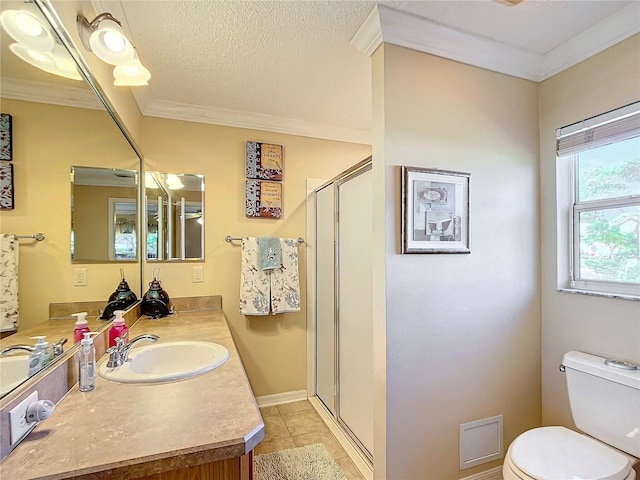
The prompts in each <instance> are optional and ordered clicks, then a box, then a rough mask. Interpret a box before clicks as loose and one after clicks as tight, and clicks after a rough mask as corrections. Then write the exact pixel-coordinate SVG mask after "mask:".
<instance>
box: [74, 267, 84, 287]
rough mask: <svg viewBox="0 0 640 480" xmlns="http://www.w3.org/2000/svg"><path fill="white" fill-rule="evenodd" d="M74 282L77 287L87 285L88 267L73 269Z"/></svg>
mask: <svg viewBox="0 0 640 480" xmlns="http://www.w3.org/2000/svg"><path fill="white" fill-rule="evenodd" d="M73 284H74V285H75V286H76V287H85V286H86V285H87V269H86V268H74V269H73Z"/></svg>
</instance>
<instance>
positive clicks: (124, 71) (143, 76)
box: [113, 55, 151, 87]
mask: <svg viewBox="0 0 640 480" xmlns="http://www.w3.org/2000/svg"><path fill="white" fill-rule="evenodd" d="M113 78H114V81H113V84H114V85H115V86H116V87H140V86H144V85H149V79H150V78H151V72H149V70H147V68H145V67H144V66H143V65H142V63H140V60H138V56H137V55H136V56H135V58H134V59H133V60H131V61H130V62H128V63H126V64H123V65H118V66H117V67H115V68H114V69H113Z"/></svg>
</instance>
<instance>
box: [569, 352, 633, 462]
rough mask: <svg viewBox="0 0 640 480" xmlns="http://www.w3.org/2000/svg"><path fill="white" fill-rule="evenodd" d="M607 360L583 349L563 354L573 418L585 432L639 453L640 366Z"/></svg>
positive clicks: (619, 447)
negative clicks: (618, 365) (620, 365)
mask: <svg viewBox="0 0 640 480" xmlns="http://www.w3.org/2000/svg"><path fill="white" fill-rule="evenodd" d="M604 362H605V358H602V357H597V356H595V355H589V354H587V353H582V352H567V353H566V354H565V355H564V358H563V360H562V364H563V365H564V367H565V372H566V375H567V389H568V391H569V402H570V404H571V414H572V415H573V420H574V422H575V424H576V427H578V428H579V429H580V430H582V431H583V432H584V433H586V434H588V435H591V436H592V437H594V438H597V439H599V440H600V441H602V442H604V443H607V444H609V445H611V446H613V447H615V448H617V449H619V450H622V451H624V452H627V453H628V454H630V455H633V456H634V457H640V370H624V369H622V368H616V367H612V366H609V365H605V363H604Z"/></svg>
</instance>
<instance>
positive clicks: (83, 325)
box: [71, 312, 90, 343]
mask: <svg viewBox="0 0 640 480" xmlns="http://www.w3.org/2000/svg"><path fill="white" fill-rule="evenodd" d="M71 316H73V317H76V319H77V320H76V328H75V330H74V331H73V343H78V342H79V341H80V340H82V339H83V338H84V334H85V333H86V332H89V331H90V330H89V322H87V312H79V313H72V314H71Z"/></svg>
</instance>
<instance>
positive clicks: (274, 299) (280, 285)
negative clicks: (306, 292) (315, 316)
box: [271, 238, 300, 315]
mask: <svg viewBox="0 0 640 480" xmlns="http://www.w3.org/2000/svg"><path fill="white" fill-rule="evenodd" d="M280 248H281V249H282V266H281V267H280V268H276V269H274V270H271V311H272V312H273V314H274V315H276V314H277V313H286V312H299V311H300V275H299V273H298V240H297V239H295V238H281V239H280Z"/></svg>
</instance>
